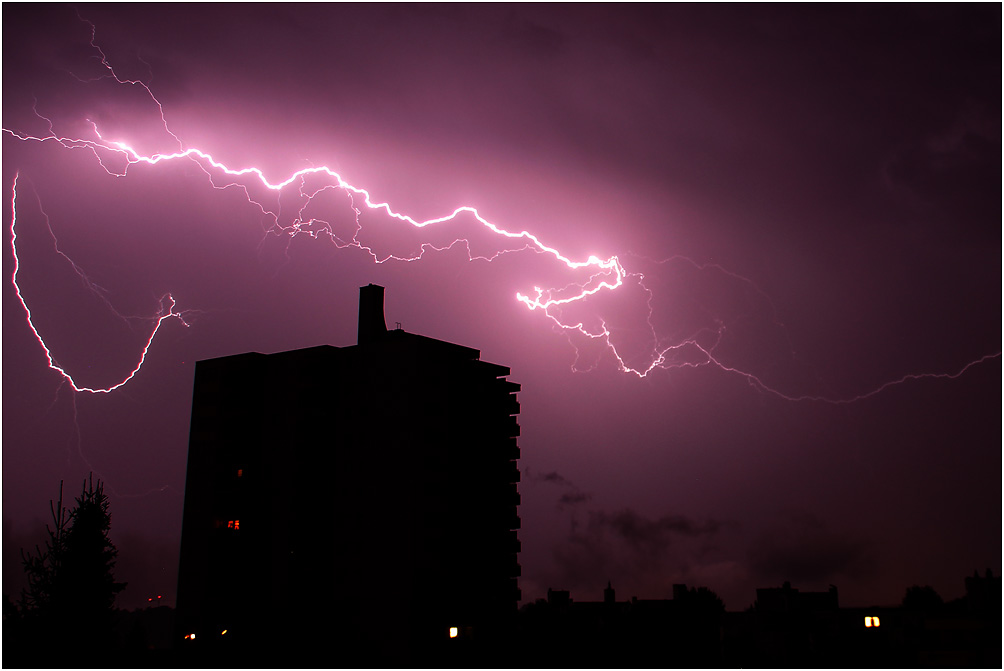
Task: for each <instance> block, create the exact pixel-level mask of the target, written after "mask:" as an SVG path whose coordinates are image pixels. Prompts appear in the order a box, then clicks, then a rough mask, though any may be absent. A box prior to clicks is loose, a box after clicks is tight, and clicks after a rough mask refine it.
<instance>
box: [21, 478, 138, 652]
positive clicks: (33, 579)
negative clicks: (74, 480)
mask: <svg viewBox="0 0 1004 671" xmlns="http://www.w3.org/2000/svg"><path fill="white" fill-rule="evenodd" d="M49 506H50V511H51V513H52V526H51V527H50V526H46V531H47V532H48V534H49V538H48V540H47V541H46V545H45V550H41V549H40V548H38V547H37V546H36V548H35V550H36V551H35V554H30V553H25V552H24V551H23V550H22V552H21V557H22V561H23V563H24V570H25V572H26V573H27V574H28V587H27V589H25V590H24V591H23V592H22V595H21V602H20V607H19V616H20V617H19V619H20V623H19V624H20V629H21V630H22V632H21V633H22V635H23V638H24V641H23V642H24V643H25V644H27V645H30V646H33V647H42V646H46V645H55V644H58V645H59V646H60V648H61V649H64V650H75V651H78V652H81V653H84V654H86V653H87V652H88V651H96V650H101V649H107V648H109V647H110V646H111V643H112V641H111V624H112V613H113V609H114V603H115V597H116V595H117V594H118V593H119V592H120V591H122V589H123V588H125V583H119V582H115V578H114V576H113V575H112V570H113V569H114V567H115V558H116V556H117V555H118V550H116V548H115V545H114V544H113V543H112V542H111V539H110V538H109V537H108V530H109V529H110V527H111V516H110V514H109V511H108V497H107V495H106V494H105V493H104V485H103V484H102V483H101V480H98V481H97V483H96V484H95V482H94V481H93V477H89V478H88V479H87V480H85V481H84V483H83V487H82V491H81V494H80V496H78V497H77V498H76V500H75V505H74V507H73V509H72V510H70V511H69V512H68V511H67V510H66V508H64V507H63V483H62V482H60V484H59V500H58V502H56V503H53V502H51V501H50V504H49ZM81 661H82V662H83V661H84V660H81ZM85 664H86V662H85Z"/></svg>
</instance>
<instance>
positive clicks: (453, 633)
mask: <svg viewBox="0 0 1004 671" xmlns="http://www.w3.org/2000/svg"><path fill="white" fill-rule="evenodd" d="M459 634H460V630H459V629H457V628H456V627H450V638H456V637H457V636H458V635H459Z"/></svg>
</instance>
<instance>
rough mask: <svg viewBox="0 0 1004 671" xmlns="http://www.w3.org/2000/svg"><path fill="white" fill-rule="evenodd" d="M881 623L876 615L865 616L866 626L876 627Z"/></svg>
mask: <svg viewBox="0 0 1004 671" xmlns="http://www.w3.org/2000/svg"><path fill="white" fill-rule="evenodd" d="M880 624H881V623H880V622H879V619H878V618H877V617H866V618H865V626H866V627H878V626H879V625H880Z"/></svg>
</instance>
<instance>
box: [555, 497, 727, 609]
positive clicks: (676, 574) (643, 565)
mask: <svg viewBox="0 0 1004 671" xmlns="http://www.w3.org/2000/svg"><path fill="white" fill-rule="evenodd" d="M727 526H729V525H728V524H726V523H723V522H721V521H718V520H706V521H703V522H699V521H696V520H692V519H690V518H688V517H685V516H682V515H665V516H662V517H659V518H649V517H646V516H644V515H642V514H640V513H638V512H637V511H635V510H633V509H630V508H624V509H621V510H618V511H615V512H605V511H596V510H592V511H589V512H588V513H587V521H586V522H585V523H584V524H580V523H578V522H577V520H576V519H575V518H573V520H572V524H571V529H570V531H569V533H568V535H567V536H566V537H565V538H564V539H562V540H561V541H560V542H558V543H556V544H555V545H554V546H553V556H554V560H555V565H556V568H557V571H556V573H555V574H554V576H553V579H554V580H555V582H556V584H560V585H565V586H567V587H574V588H578V589H588V588H592V587H595V584H596V583H597V580H598V579H599V578H600V577H603V576H606V579H608V580H612V581H615V582H617V583H618V584H620V585H621V586H623V587H625V588H627V589H629V590H633V591H634V593H635V594H637V595H640V596H642V597H643V598H663V597H664V596H665V594H663V593H662V592H663V591H665V590H669V589H671V586H672V584H673V583H676V582H687V581H690V582H698V581H702V580H704V579H705V578H706V577H707V576H709V575H716V574H717V575H721V574H722V572H723V570H722V569H721V564H722V557H721V556H720V554H721V553H719V552H716V551H715V550H714V548H713V547H711V545H709V544H711V543H712V542H713V541H714V540H715V539H716V537H717V536H718V534H719V531H720V530H722V529H723V528H725V527H727ZM729 570H730V571H731V570H733V569H729ZM646 586H647V587H646ZM654 586H655V587H654ZM639 593H640V594H639Z"/></svg>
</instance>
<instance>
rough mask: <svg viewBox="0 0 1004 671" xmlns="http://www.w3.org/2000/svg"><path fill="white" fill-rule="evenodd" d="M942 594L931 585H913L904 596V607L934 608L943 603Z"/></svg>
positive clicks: (917, 608) (913, 608)
mask: <svg viewBox="0 0 1004 671" xmlns="http://www.w3.org/2000/svg"><path fill="white" fill-rule="evenodd" d="M943 603H944V602H943V601H942V599H941V596H940V595H939V594H938V593H937V592H935V591H934V588H933V587H931V586H930V585H924V586H923V587H921V586H920V585H913V586H912V587H909V588H907V590H906V595H904V596H903V608H907V609H909V610H934V609H936V608H940V607H941V606H942V605H943Z"/></svg>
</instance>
